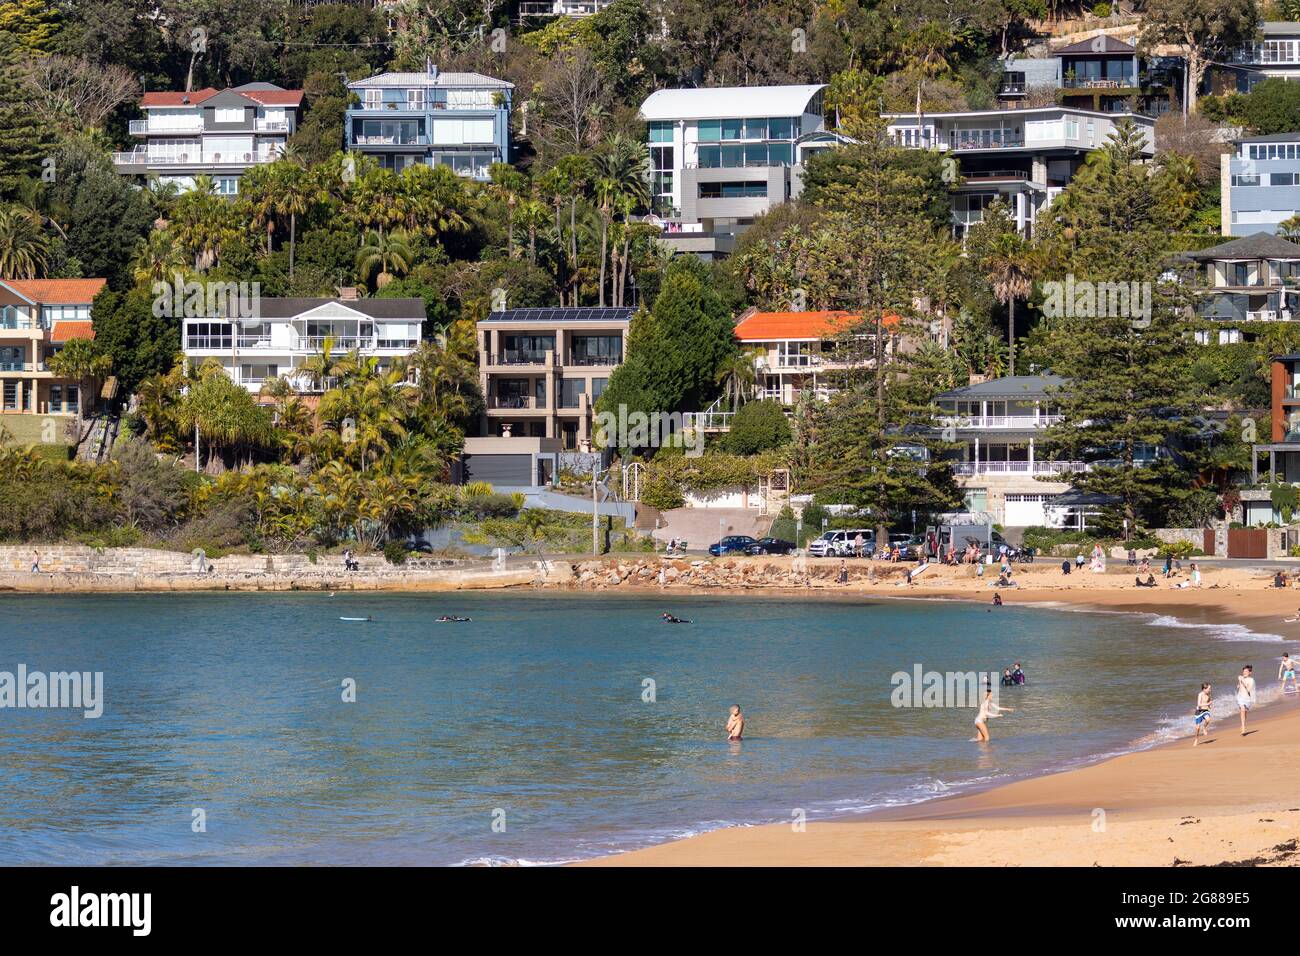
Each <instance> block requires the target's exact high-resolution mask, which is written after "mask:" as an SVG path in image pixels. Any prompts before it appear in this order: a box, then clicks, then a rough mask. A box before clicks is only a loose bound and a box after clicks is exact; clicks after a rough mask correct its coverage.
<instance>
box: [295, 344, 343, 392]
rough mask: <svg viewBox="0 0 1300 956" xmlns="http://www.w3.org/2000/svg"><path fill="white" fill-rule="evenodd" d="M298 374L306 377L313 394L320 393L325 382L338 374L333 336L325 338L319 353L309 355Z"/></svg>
mask: <svg viewBox="0 0 1300 956" xmlns="http://www.w3.org/2000/svg"><path fill="white" fill-rule="evenodd" d="M299 374H300V375H302V376H304V377H306V379H307V384H308V386H309V387H310V388H311V390H312V391H313V392H319V391H321V390H322V389H323V388H324V386H325V382H326V381H328V380H329V379H331V378H333V377H334V376H336V375H337V374H338V360H337V359H336V358H335V356H334V336H332V335H327V336H325V341H324V342H322V343H321V347H320V351H319V352H317V353H316V354H314V355H309V356H307V358H306V359H305V360H304V361H303V363H302V365H301V366H299Z"/></svg>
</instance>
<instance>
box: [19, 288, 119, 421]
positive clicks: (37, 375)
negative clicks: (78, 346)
mask: <svg viewBox="0 0 1300 956" xmlns="http://www.w3.org/2000/svg"><path fill="white" fill-rule="evenodd" d="M103 288H104V280H103V279H0V412H5V413H11V414H12V413H17V414H23V413H26V414H31V415H76V414H77V412H78V410H79V409H80V407H81V402H82V396H81V394H80V388H81V386H80V383H78V382H74V381H70V380H68V379H64V378H59V377H57V376H56V375H55V374H54V373H53V372H51V371H50V369H49V360H50V358H51V357H53V356H54V355H55V354H56V353H57V352H58V351H59V349H61V348H62V347H63V345H64V344H65V343H66V342H68V341H69V340H71V339H92V338H94V337H95V330H94V328H93V326H92V324H91V314H90V306H91V302H92V301H93V300H94V298H95V296H96V295H98V294H99V291H100V290H101V289H103ZM0 424H3V422H0Z"/></svg>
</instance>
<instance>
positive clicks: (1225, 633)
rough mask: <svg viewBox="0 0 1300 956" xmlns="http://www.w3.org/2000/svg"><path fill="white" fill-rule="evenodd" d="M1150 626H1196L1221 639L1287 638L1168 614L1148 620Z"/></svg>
mask: <svg viewBox="0 0 1300 956" xmlns="http://www.w3.org/2000/svg"><path fill="white" fill-rule="evenodd" d="M1147 625H1148V626H1149V627H1175V628H1194V629H1198V630H1204V631H1209V632H1210V636H1211V637H1213V638H1216V639H1217V640H1220V641H1261V642H1268V643H1270V644H1281V643H1283V642H1284V641H1286V640H1287V638H1285V637H1283V636H1282V635H1281V634H1266V633H1263V632H1261V631H1252V630H1251V629H1250V628H1248V627H1246V625H1244V624H1207V623H1195V622H1192V621H1180V620H1179V619H1178V618H1176V617H1170V616H1169V615H1168V614H1158V615H1156V616H1155V617H1153V618H1152V619H1151V620H1149V621H1147Z"/></svg>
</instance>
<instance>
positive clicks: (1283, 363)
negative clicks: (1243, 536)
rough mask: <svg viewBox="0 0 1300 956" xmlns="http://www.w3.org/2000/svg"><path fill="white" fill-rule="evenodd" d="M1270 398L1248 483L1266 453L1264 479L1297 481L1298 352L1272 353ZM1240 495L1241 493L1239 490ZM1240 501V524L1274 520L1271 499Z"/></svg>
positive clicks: (1299, 438)
mask: <svg viewBox="0 0 1300 956" xmlns="http://www.w3.org/2000/svg"><path fill="white" fill-rule="evenodd" d="M1270 381H1271V385H1272V402H1271V406H1272V408H1271V411H1272V414H1271V421H1270V434H1269V440H1268V441H1267V442H1261V443H1259V444H1256V445H1252V446H1251V448H1252V451H1253V452H1254V454H1252V455H1251V463H1250V478H1251V484H1259V482H1260V469H1259V461H1260V456H1261V455H1267V456H1268V472H1267V478H1268V480H1269V481H1270V482H1271V481H1274V480H1280V481H1284V482H1288V483H1291V484H1295V483H1300V355H1275V356H1274V357H1273V361H1272V369H1271V377H1270ZM1243 497H1245V494H1244V493H1243ZM1251 497H1257V500H1253V501H1252V500H1246V501H1243V502H1242V504H1243V507H1244V508H1245V514H1244V518H1243V522H1242V523H1243V524H1245V525H1247V526H1250V525H1253V524H1257V523H1259V522H1261V521H1262V522H1264V523H1266V524H1267V523H1269V522H1273V521H1276V520H1278V519H1277V517H1276V516H1275V515H1274V514H1273V505H1272V501H1271V500H1269V499H1267V498H1266V497H1265V496H1251Z"/></svg>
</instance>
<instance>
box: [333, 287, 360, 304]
mask: <svg viewBox="0 0 1300 956" xmlns="http://www.w3.org/2000/svg"><path fill="white" fill-rule="evenodd" d="M335 291H337V292H338V294H339V301H341V302H355V301H356V300H357V299H359V298H360V296H359V295H357V287H356V286H354V285H343V286H339V287H338V289H336V290H335Z"/></svg>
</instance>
